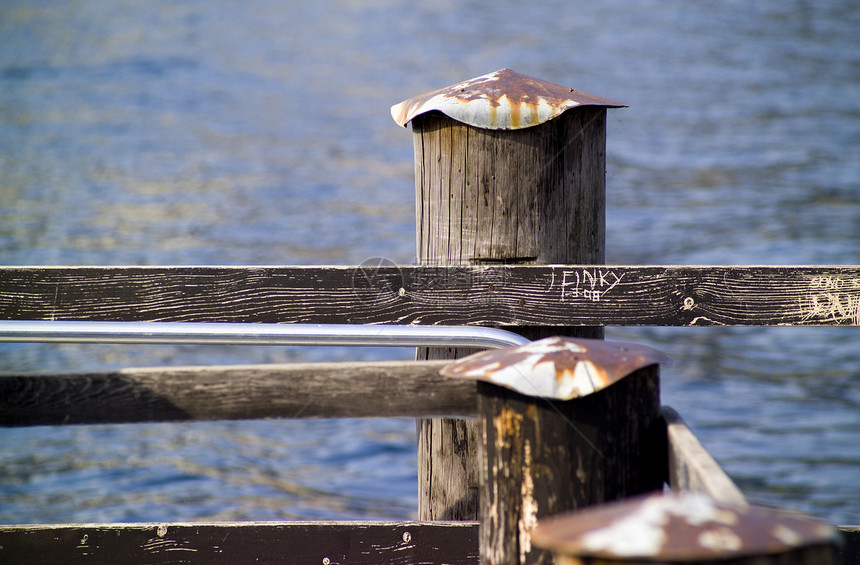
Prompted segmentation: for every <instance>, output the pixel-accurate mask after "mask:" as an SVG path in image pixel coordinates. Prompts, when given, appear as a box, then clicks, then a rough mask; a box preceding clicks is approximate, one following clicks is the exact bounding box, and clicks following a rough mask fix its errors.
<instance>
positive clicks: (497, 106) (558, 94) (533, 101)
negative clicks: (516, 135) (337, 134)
mask: <svg viewBox="0 0 860 565" xmlns="http://www.w3.org/2000/svg"><path fill="white" fill-rule="evenodd" d="M578 106H603V107H606V108H623V107H626V104H621V103H620V102H614V101H612V100H607V99H606V98H600V97H599V96H594V95H592V94H587V93H585V92H581V91H579V90H574V89H572V88H568V87H566V86H561V85H558V84H554V83H551V82H546V81H543V80H540V79H536V78H533V77H530V76H527V75H523V74H520V73H517V72H514V71H512V70H510V69H501V70H498V71H496V72H493V73H490V74H487V75H483V76H479V77H476V78H473V79H470V80H467V81H465V82H461V83H458V84H454V85H451V86H448V87H445V88H441V89H439V90H434V91H433V92H428V93H427V94H421V95H419V96H415V97H413V98H410V99H408V100H404V101H403V102H401V103H400V104H395V105H394V106H392V107H391V116H392V117H393V118H394V121H395V122H397V123H398V124H400V125H401V126H404V127H405V126H406V124H407V123H409V121H411V120H412V119H414V118H415V117H416V116H419V115H421V114H425V113H427V112H432V111H437V112H441V113H443V114H445V115H446V116H448V117H450V118H453V119H455V120H457V121H458V122H463V123H465V124H468V125H470V126H475V127H479V128H484V129H503V130H504V129H521V128H527V127H531V126H536V125H538V124H542V123H544V122H546V121H548V120H551V119H553V118H555V117H558V116H559V115H561V114H562V113H563V112H565V111H566V110H569V109H570V108H576V107H578Z"/></svg>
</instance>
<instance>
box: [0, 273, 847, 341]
mask: <svg viewBox="0 0 860 565" xmlns="http://www.w3.org/2000/svg"><path fill="white" fill-rule="evenodd" d="M0 319H8V320H51V319H57V320H140V321H158V320H164V321H201V322H285V323H289V322H304V323H354V324H429V325H444V324H451V325H487V326H493V325H499V326H588V325H601V326H638V325H646V326H708V325H728V326H792V325H793V326H858V325H860V266H856V265H854V266H798V267H790V266H783V267H767V266H744V267H740V266H738V267H735V266H730V267H723V266H698V267H683V266H588V265H552V266H543V265H528V266H526V265H485V266H462V265H461V266H421V267H419V266H402V267H386V266H381V267H379V268H373V269H369V268H367V267H362V266H356V267H350V266H345V267H215V266H212V267H0Z"/></svg>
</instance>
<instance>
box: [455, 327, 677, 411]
mask: <svg viewBox="0 0 860 565" xmlns="http://www.w3.org/2000/svg"><path fill="white" fill-rule="evenodd" d="M658 363H662V364H664V365H666V366H669V365H671V364H672V359H671V357H669V356H668V355H666V354H665V353H661V352H659V351H657V350H656V349H652V348H650V347H646V346H644V345H636V344H633V343H623V342H619V341H603V340H599V339H571V338H567V337H548V338H545V339H541V340H538V341H533V342H531V343H527V344H525V345H519V346H517V347H509V348H505V349H493V350H489V351H482V352H481V353H475V354H474V355H470V356H468V357H464V358H462V359H459V360H457V361H455V362H453V363H451V364H450V365H446V366H445V367H443V368H442V371H441V373H442V374H443V375H444V376H446V377H452V378H457V379H475V380H479V381H486V382H489V383H494V384H497V385H499V386H503V387H507V388H510V389H512V390H515V391H517V392H519V393H521V394H525V395H528V396H539V397H544V398H554V399H557V400H570V399H572V398H579V397H582V396H587V395H589V394H591V393H593V392H597V391H599V390H603V389H604V388H606V387H608V386H609V385H611V384H612V383H615V382H617V381H619V380H621V379H622V378H624V377H625V376H627V375H629V374H630V373H632V372H633V371H635V370H637V369H641V368H642V367H647V366H648V365H654V364H658Z"/></svg>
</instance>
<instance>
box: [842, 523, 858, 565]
mask: <svg viewBox="0 0 860 565" xmlns="http://www.w3.org/2000/svg"><path fill="white" fill-rule="evenodd" d="M839 533H840V534H842V541H843V542H844V543H843V545H842V547H841V548H840V550H839V553H840V554H841V557H842V561H841V563H842V564H843V565H860V526H839Z"/></svg>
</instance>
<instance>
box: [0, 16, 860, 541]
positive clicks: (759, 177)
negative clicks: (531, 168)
mask: <svg viewBox="0 0 860 565" xmlns="http://www.w3.org/2000/svg"><path fill="white" fill-rule="evenodd" d="M857 37H860V2H857V1H851V0H831V1H830V2H827V3H815V2H811V1H807V0H792V1H786V0H779V1H777V0H763V1H760V2H755V3H749V2H741V1H739V0H727V1H724V2H719V3H703V2H696V3H692V2H681V1H679V0H668V1H662V2H654V1H646V0H640V1H629V0H628V1H625V2H621V1H619V0H608V1H602V2H569V1H568V2H556V1H545V2H533V3H531V4H529V5H528V7H526V6H525V5H524V4H522V3H521V2H513V1H509V0H501V1H498V2H494V3H491V4H488V3H484V2H475V1H466V2H448V1H445V0H430V1H427V2H421V3H414V2H402V1H401V2H398V1H396V0H370V1H367V2H360V3H357V2H343V1H335V0H332V1H327V2H315V3H284V2H268V1H265V0H250V1H247V2H243V3H232V2H219V1H210V2H197V1H193V0H185V1H176V2H131V1H121V0H118V1H115V2H110V3H104V2H95V1H86V0H81V1H76V2H71V1H52V2H34V1H26V2H24V1H15V0H6V1H5V2H3V3H2V4H0V38H2V40H0V264H4V265H55V264H59V265H166V264H177V265H197V264H223V265H264V264H274V265H280V264H358V263H361V262H362V261H363V260H365V259H367V258H368V257H380V256H382V257H387V258H389V259H391V260H392V261H395V262H398V263H411V262H412V261H413V258H414V254H415V251H414V246H415V244H414V235H413V234H414V207H413V206H414V204H413V200H414V194H413V180H412V174H413V169H412V145H411V144H412V141H411V133H410V132H409V130H406V129H402V128H399V127H398V126H397V125H396V124H394V122H393V121H392V120H391V118H390V116H389V115H388V107H389V106H390V105H391V104H394V103H397V102H399V101H401V100H403V99H405V98H408V97H410V96H413V95H415V94H419V93H422V92H426V91H429V90H432V89H435V88H439V87H442V86H445V85H448V84H451V83H454V82H457V81H460V80H463V79H466V78H470V77H473V76H477V75H481V74H484V73H487V72H490V71H493V70H496V69H499V68H502V67H508V68H512V69H514V70H517V71H519V72H522V73H526V74H530V75H534V76H537V77H541V78H544V79H547V80H550V81H553V82H557V83H561V84H565V85H569V86H572V87H574V88H578V89H581V90H584V91H586V92H590V93H593V94H596V95H600V96H604V97H607V98H610V99H613V100H619V101H622V102H625V103H627V104H629V105H630V108H627V109H623V110H612V111H610V113H609V124H608V142H607V198H608V203H607V205H608V212H607V213H608V224H607V250H608V251H607V260H608V262H610V263H615V264H860V45H858V41H857V39H856V38H857ZM608 336H609V337H610V338H617V339H627V340H634V341H639V342H642V343H646V344H650V345H653V346H656V347H658V348H660V349H662V350H664V351H666V352H668V353H670V354H671V355H672V356H673V357H674V358H675V360H676V363H675V365H674V366H673V367H672V368H671V369H667V370H665V371H664V378H663V399H664V403H665V404H669V405H671V406H673V407H675V408H676V409H678V410H679V411H680V412H681V414H682V415H683V416H684V418H685V419H686V420H687V421H688V423H689V424H690V425H691V426H692V427H693V428H694V430H695V431H696V433H697V434H698V435H699V436H700V438H701V439H702V440H703V442H704V443H705V445H706V447H708V449H709V450H710V451H711V452H712V453H713V454H714V455H715V456H716V457H717V459H718V460H719V461H720V463H722V464H723V466H724V467H725V468H726V469H727V471H728V472H729V473H730V474H731V475H732V477H733V478H734V479H735V480H736V481H737V482H738V483H739V485H740V486H741V487H742V488H743V490H744V491H745V492H746V493H747V494H748V495H749V497H750V498H751V499H752V500H754V501H756V502H762V503H769V504H777V505H780V506H787V507H792V508H798V509H801V510H804V511H806V512H810V513H813V514H815V515H818V516H821V517H823V518H825V519H827V520H829V521H831V522H832V523H840V524H848V523H855V524H856V523H858V522H860V482H858V481H857V477H858V476H860V447H858V446H860V442H858V440H857V439H856V438H857V437H858V435H860V355H859V354H858V351H860V331H859V330H858V329H857V328H764V329H763V328H678V329H673V328H610V330H609V331H608ZM409 356H410V352H409V351H407V350H381V349H366V350H365V349H361V350H356V349H345V348H338V349H306V348H241V347H221V348H212V347H190V346H138V347H130V346H94V345H89V346H83V345H80V346H76V345H63V346H47V345H36V344H15V345H3V346H0V370H1V371H4V372H11V371H56V370H74V369H98V368H113V367H124V366H149V365H153V366H154V365H189V364H208V363H265V362H289V361H299V360H323V359H325V360H339V361H346V360H351V359H382V358H401V359H405V358H409ZM414 431H415V430H414V423H413V422H412V421H409V420H367V421H350V420H331V421H260V422H216V423H195V424H182V425H163V424H159V425H134V426H85V427H66V428H62V427H36V428H22V429H6V430H0V522H5V523H45V522H48V523H50V522H106V521H168V520H197V521H211V520H233V519H242V520H281V519H299V518H306V519H352V518H361V519H385V518H395V519H400V518H410V517H413V516H414V513H415V507H416V494H415V493H416V490H417V484H416V472H415V447H414V442H415V438H414Z"/></svg>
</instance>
